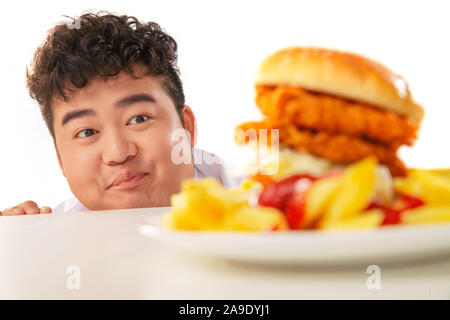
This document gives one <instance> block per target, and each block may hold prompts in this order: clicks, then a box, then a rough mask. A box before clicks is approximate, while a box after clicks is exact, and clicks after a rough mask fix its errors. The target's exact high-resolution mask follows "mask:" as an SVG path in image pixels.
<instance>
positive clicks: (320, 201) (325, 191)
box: [302, 177, 341, 228]
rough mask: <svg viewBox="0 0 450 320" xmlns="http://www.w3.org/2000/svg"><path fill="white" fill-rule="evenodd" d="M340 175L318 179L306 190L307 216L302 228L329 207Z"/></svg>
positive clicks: (307, 225)
mask: <svg viewBox="0 0 450 320" xmlns="http://www.w3.org/2000/svg"><path fill="white" fill-rule="evenodd" d="M340 180H341V179H340V177H330V178H324V179H321V180H318V181H316V182H314V183H313V184H312V186H311V187H310V189H309V190H308V191H307V192H306V206H305V210H306V211H305V218H304V220H303V223H302V228H307V227H309V226H310V225H311V224H312V223H314V222H315V221H316V220H317V219H318V218H319V217H320V215H322V214H323V213H324V212H325V210H326V209H327V208H328V207H329V205H330V203H331V201H332V200H333V198H334V196H335V194H336V192H337V189H338V187H339V183H340Z"/></svg>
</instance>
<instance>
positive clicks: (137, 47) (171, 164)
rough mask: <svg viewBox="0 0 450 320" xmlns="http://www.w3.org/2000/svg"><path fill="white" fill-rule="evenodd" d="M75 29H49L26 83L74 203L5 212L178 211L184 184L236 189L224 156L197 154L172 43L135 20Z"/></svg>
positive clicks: (94, 18) (99, 17)
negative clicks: (209, 181)
mask: <svg viewBox="0 0 450 320" xmlns="http://www.w3.org/2000/svg"><path fill="white" fill-rule="evenodd" d="M74 22H75V23H74V24H73V25H66V24H60V25H57V26H55V27H54V28H53V29H52V30H51V31H50V32H49V34H48V37H47V39H46V41H45V42H44V44H43V45H42V46H40V47H39V48H38V49H37V51H36V53H35V56H34V60H33V64H32V66H31V69H30V70H27V86H28V89H29V91H30V94H31V97H32V98H34V99H36V100H37V102H38V103H39V106H40V108H41V112H42V115H43V118H44V120H45V122H46V124H47V127H48V129H49V131H50V134H51V135H52V137H53V141H54V146H55V150H56V155H57V157H58V162H59V166H60V169H61V171H62V173H63V174H64V176H65V177H66V179H67V182H68V183H69V186H70V189H71V191H72V193H73V195H74V196H75V198H74V199H71V200H67V201H65V202H63V203H62V204H60V205H59V206H57V207H56V208H55V209H54V210H52V209H51V208H49V207H40V206H38V204H36V203H35V202H33V201H26V202H24V203H21V204H19V205H17V206H14V207H11V208H8V209H5V210H3V212H2V215H20V214H38V213H50V212H52V211H53V212H66V211H83V210H105V209H124V208H143V207H155V206H169V205H170V198H171V195H173V194H174V193H177V192H179V191H180V187H181V182H182V181H183V180H184V179H187V178H192V177H205V176H213V177H215V178H216V179H218V180H219V181H220V182H221V183H222V184H224V185H225V186H230V185H232V184H233V182H236V181H233V180H232V179H230V178H229V177H227V176H226V174H225V167H224V166H223V165H221V164H220V162H221V161H220V159H218V158H214V155H212V154H209V153H205V152H204V151H199V150H198V149H195V148H193V147H194V145H195V140H196V129H195V128H196V122H195V116H194V113H193V112H192V110H191V108H190V107H189V106H187V105H186V104H185V101H184V93H183V88H182V83H181V80H180V78H179V72H178V69H177V65H176V63H177V44H176V42H175V40H174V39H173V38H172V37H170V36H169V35H168V34H166V33H165V32H164V31H163V30H161V28H160V27H159V25H157V24H156V23H152V22H150V23H140V22H139V21H138V20H137V19H136V18H134V17H128V16H115V15H112V14H84V15H82V16H80V17H79V18H77V19H76V20H74ZM174 133H176V134H175V135H174ZM174 137H175V138H178V139H174ZM183 142H185V144H184V145H183ZM186 142H187V148H186ZM180 143H181V146H182V147H181V148H179V146H180ZM205 158H208V159H209V160H208V161H209V163H205V162H204V161H202V160H204V159H205ZM180 159H181V160H182V161H180ZM211 160H212V161H211Z"/></svg>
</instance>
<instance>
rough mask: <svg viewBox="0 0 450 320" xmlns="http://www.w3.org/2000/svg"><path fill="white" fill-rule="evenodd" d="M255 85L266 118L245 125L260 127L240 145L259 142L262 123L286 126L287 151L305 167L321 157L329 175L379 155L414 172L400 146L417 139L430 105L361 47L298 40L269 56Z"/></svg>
mask: <svg viewBox="0 0 450 320" xmlns="http://www.w3.org/2000/svg"><path fill="white" fill-rule="evenodd" d="M254 84H255V89H256V98H255V102H256V105H257V106H258V108H259V109H260V110H261V112H262V114H263V116H264V118H263V119H262V120H261V121H251V122H246V123H243V124H241V125H239V126H238V127H237V128H236V129H239V130H243V131H244V132H248V130H249V129H253V130H250V131H251V132H253V133H254V134H250V135H247V136H246V138H245V139H244V140H242V139H236V141H237V143H238V144H245V143H247V142H248V141H258V139H259V138H260V135H259V133H260V132H261V131H260V129H267V132H270V129H278V134H279V143H280V147H281V148H282V152H287V151H286V149H287V150H288V152H290V154H291V158H292V157H296V156H297V157H298V156H300V155H301V157H300V158H299V160H298V161H296V162H297V166H300V167H301V162H302V161H303V162H304V163H306V162H307V163H309V164H314V165H310V166H309V167H310V168H313V169H312V170H313V171H314V170H316V171H317V168H322V169H320V171H321V172H319V173H320V174H323V173H324V171H327V169H331V168H335V167H345V166H347V165H349V164H351V163H354V162H356V161H359V160H362V159H364V158H366V157H369V156H373V157H375V158H376V159H377V160H378V162H379V163H380V164H382V165H384V166H385V167H386V168H388V169H389V171H390V174H391V175H392V176H394V177H395V176H404V175H405V174H406V172H407V168H406V166H405V164H404V163H403V161H402V160H401V159H399V157H398V156H397V151H398V149H399V147H400V146H402V145H407V146H412V145H413V144H414V141H415V140H416V138H417V132H418V130H419V128H420V123H421V121H422V118H423V116H424V111H423V108H422V107H421V106H420V105H419V104H418V103H416V102H415V101H414V99H413V98H412V96H411V93H410V91H409V88H408V84H407V82H406V81H405V80H404V79H403V78H402V77H401V76H399V75H397V74H395V73H394V72H392V71H391V70H389V69H388V68H387V67H385V66H383V65H382V64H380V63H378V62H375V61H373V60H370V59H368V58H366V57H363V56H360V55H357V54H353V53H347V52H341V51H336V50H330V49H324V48H310V47H292V48H286V49H282V50H280V51H278V52H276V53H274V54H272V55H270V56H269V57H267V58H266V59H265V60H264V61H263V62H262V63H261V64H260V66H259V68H258V70H257V73H256V76H255V82H254ZM270 141H271V139H270V138H269V141H268V142H269V143H270ZM302 159H303V160H302ZM306 171H308V170H306ZM313 173H314V172H313ZM316 173H317V172H316ZM258 175H259V173H254V176H255V177H257V176H258ZM259 176H260V177H261V175H259ZM263 178H264V177H263ZM265 178H266V179H267V178H268V177H265Z"/></svg>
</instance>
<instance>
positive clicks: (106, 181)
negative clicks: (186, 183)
mask: <svg viewBox="0 0 450 320" xmlns="http://www.w3.org/2000/svg"><path fill="white" fill-rule="evenodd" d="M137 70H141V71H142V72H143V69H137ZM135 74H136V75H143V73H141V74H139V72H136V73H135ZM53 114H54V128H55V144H56V148H57V153H58V159H59V163H60V166H61V170H62V171H63V174H64V176H65V177H66V178H67V181H68V183H69V186H70V189H71V190H72V193H73V194H74V195H75V196H76V197H77V199H78V200H80V201H81V203H82V204H83V205H85V206H86V207H87V208H88V209H90V210H103V209H123V208H143V207H154V206H168V205H170V197H171V195H172V194H174V193H177V192H179V191H180V185H181V181H182V180H184V179H186V178H189V177H192V176H193V165H192V163H193V161H192V159H191V154H189V159H190V160H191V161H189V163H187V164H179V165H177V164H175V163H174V162H173V161H172V160H171V152H172V148H173V147H174V146H175V145H176V144H179V143H180V141H179V140H178V141H172V139H171V135H172V132H173V130H175V129H182V128H183V125H182V123H181V121H180V118H179V116H178V114H177V112H176V110H175V106H174V104H173V102H172V100H171V99H170V97H169V96H168V95H167V94H166V93H165V91H164V90H163V88H162V87H161V83H160V79H159V78H157V77H154V76H149V75H147V76H144V77H140V78H138V79H135V78H132V77H131V76H129V75H127V74H126V73H124V72H122V73H120V74H119V75H118V76H117V77H114V78H110V79H108V80H107V81H106V82H105V81H104V80H101V79H98V80H97V79H95V80H92V81H91V82H90V83H89V85H88V86H86V87H84V88H82V89H81V90H79V91H76V92H75V93H73V94H71V96H70V97H69V99H68V101H67V102H65V101H63V100H62V99H55V100H54V103H53ZM183 115H184V124H185V127H186V130H188V131H189V133H190V134H191V140H188V141H189V142H190V146H193V144H194V135H195V131H194V128H195V118H194V116H193V114H192V111H191V110H190V108H189V107H187V106H185V107H184V109H183ZM189 150H190V148H189Z"/></svg>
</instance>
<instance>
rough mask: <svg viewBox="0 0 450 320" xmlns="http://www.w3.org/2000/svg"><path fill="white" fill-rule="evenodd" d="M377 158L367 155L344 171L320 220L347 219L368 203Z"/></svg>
mask: <svg viewBox="0 0 450 320" xmlns="http://www.w3.org/2000/svg"><path fill="white" fill-rule="evenodd" d="M377 165H378V163H377V160H376V159H375V158H374V157H369V158H366V159H364V160H361V161H359V162H357V163H355V164H353V165H351V166H349V167H348V168H347V169H346V170H345V171H344V175H343V177H342V179H341V181H340V183H339V187H338V188H337V191H336V195H335V197H333V199H332V201H331V204H330V206H329V208H328V209H327V210H326V212H325V214H324V216H323V218H322V220H323V221H322V222H323V223H327V222H329V221H332V222H335V221H341V220H348V219H351V218H354V217H356V216H357V215H358V214H359V213H360V212H361V211H363V210H364V209H365V208H366V207H367V206H368V205H369V202H370V200H371V198H372V197H373V195H374V192H375V183H376V169H377Z"/></svg>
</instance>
